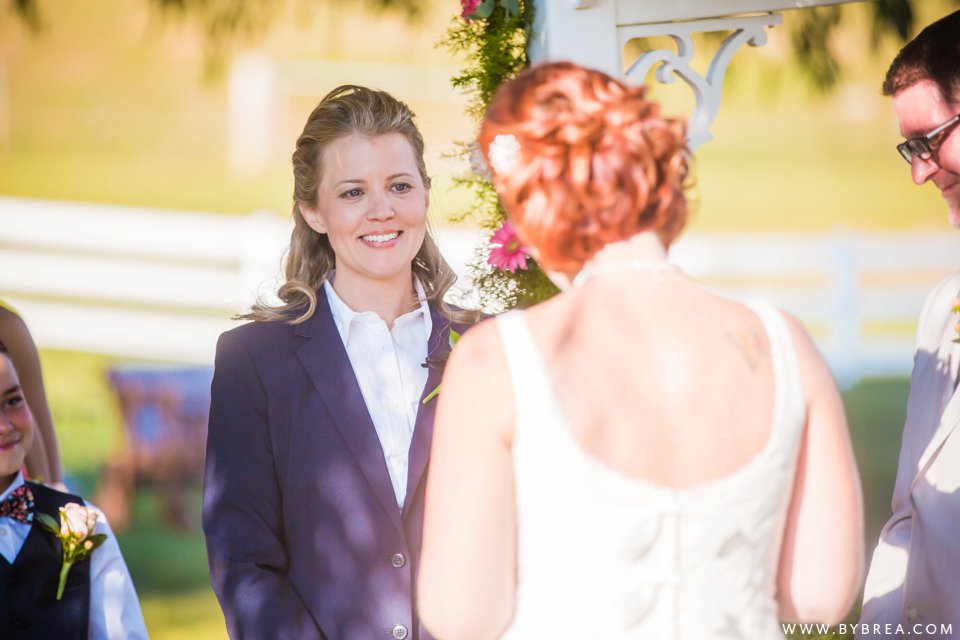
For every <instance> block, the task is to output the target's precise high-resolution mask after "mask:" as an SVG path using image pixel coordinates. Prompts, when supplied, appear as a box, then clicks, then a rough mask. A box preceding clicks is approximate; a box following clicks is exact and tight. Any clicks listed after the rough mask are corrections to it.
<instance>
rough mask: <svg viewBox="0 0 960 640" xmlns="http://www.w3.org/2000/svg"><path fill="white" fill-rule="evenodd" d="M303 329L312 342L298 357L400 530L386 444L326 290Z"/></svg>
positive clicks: (318, 295) (361, 467)
mask: <svg viewBox="0 0 960 640" xmlns="http://www.w3.org/2000/svg"><path fill="white" fill-rule="evenodd" d="M299 327H300V328H299V331H298V333H299V334H300V335H302V336H305V337H309V338H311V340H309V341H308V342H306V343H305V344H304V345H303V346H302V347H301V348H300V349H299V351H298V352H297V357H298V358H299V359H300V362H301V364H303V368H304V369H306V371H307V375H309V376H310V379H311V381H312V382H313V385H314V387H316V389H317V391H318V392H319V394H320V397H321V398H322V399H323V402H324V404H326V406H327V409H328V410H329V411H330V415H331V416H333V421H334V424H335V425H336V427H337V429H338V430H339V431H340V435H341V436H342V437H343V440H344V442H346V443H347V447H349V449H350V451H351V453H352V454H353V456H354V458H356V461H357V465H358V466H359V467H360V470H361V471H362V472H363V475H364V476H365V477H366V479H367V481H368V482H369V483H370V486H371V488H372V489H373V492H374V493H375V494H376V496H377V499H378V500H379V501H380V504H381V505H382V506H383V509H384V510H385V511H386V512H387V514H388V515H389V516H390V519H391V520H392V521H393V523H394V524H395V525H396V527H397V530H398V531H400V532H401V533H402V532H403V522H402V520H401V517H400V509H399V508H398V507H397V498H396V496H395V495H394V492H393V485H392V484H391V482H390V473H389V472H388V471H387V462H386V460H385V459H384V457H383V447H381V446H380V439H379V438H378V437H377V430H376V428H375V427H374V425H373V420H372V419H371V418H370V413H369V412H368V411H367V405H366V403H365V402H364V400H363V393H362V392H361V391H360V384H359V383H358V382H357V377H356V375H355V374H354V372H353V366H352V365H351V364H350V357H349V356H348V355H347V350H346V348H345V347H344V345H343V340H342V339H341V338H340V334H339V332H338V331H337V326H336V324H334V320H333V315H332V314H331V312H330V305H329V303H328V301H327V296H326V293H325V292H324V291H323V289H320V290H319V291H318V293H317V310H316V312H315V313H314V315H313V317H312V318H311V319H310V320H308V321H307V322H304V323H303V324H302V325H299Z"/></svg>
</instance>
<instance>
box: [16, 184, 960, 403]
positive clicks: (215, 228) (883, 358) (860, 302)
mask: <svg viewBox="0 0 960 640" xmlns="http://www.w3.org/2000/svg"><path fill="white" fill-rule="evenodd" d="M289 229H290V222H289V220H288V219H285V218H282V217H280V216H277V215H275V214H273V213H270V212H255V213H251V214H249V215H242V216H233V215H225V214H216V213H203V212H177V211H165V210H153V209H140V208H129V207H117V206H108V205H90V204H76V203H67V202H51V201H40V200H30V199H21V198H0V299H3V300H6V301H7V302H8V303H9V304H11V305H13V306H14V307H16V308H17V309H18V310H20V312H21V313H22V314H23V315H24V316H25V317H26V319H27V321H28V323H29V324H30V326H31V329H32V331H33V332H34V334H35V336H36V339H37V342H38V343H39V344H40V345H41V346H42V347H49V348H58V349H68V350H78V351H90V352H97V353H106V354H113V355H118V356H125V357H130V358H145V359H155V360H161V361H169V362H183V363H210V362H212V359H213V349H214V346H215V344H216V339H217V336H218V335H219V333H220V332H222V331H224V330H226V329H228V328H230V327H231V326H234V325H235V324H236V322H235V321H233V320H231V317H232V316H233V315H235V314H237V313H239V312H242V311H243V310H245V309H246V308H248V307H249V304H250V303H251V302H252V301H253V300H254V299H256V297H257V296H258V295H263V296H266V297H270V295H271V294H272V292H273V290H274V288H275V286H276V280H277V277H278V276H279V274H280V269H281V256H282V253H283V251H284V248H285V247H286V244H287V240H288V237H289ZM439 237H440V243H441V248H442V250H443V251H444V254H445V255H446V256H447V258H448V260H449V261H450V262H451V264H452V265H453V266H454V268H455V269H457V270H458V272H460V273H461V274H463V273H464V272H465V270H466V267H465V264H466V262H467V261H468V260H470V259H471V258H472V255H473V250H474V247H475V246H476V245H477V244H478V243H479V242H481V240H482V238H481V233H480V232H478V231H476V230H471V229H448V228H443V229H440V231H439ZM672 257H673V260H674V261H675V262H677V263H678V264H679V265H680V266H681V268H683V269H684V270H685V271H686V272H687V273H688V274H690V275H691V276H693V277H695V278H697V279H699V280H701V281H702V282H703V283H704V284H706V285H707V286H709V287H711V288H715V289H717V290H719V291H721V292H723V293H726V294H729V295H733V296H736V297H741V298H756V299H761V300H767V301H769V302H771V303H773V304H775V305H777V306H779V307H782V308H784V309H786V310H788V311H790V312H792V313H794V314H795V315H797V316H798V317H799V318H800V319H801V320H802V321H803V322H804V323H806V324H807V326H808V327H809V328H810V330H811V332H812V333H813V335H814V337H815V339H816V340H817V342H818V344H819V345H820V347H821V349H822V350H823V351H824V353H825V355H826V356H827V359H828V360H829V362H830V364H831V366H832V368H833V370H834V372H835V373H836V375H837V377H838V379H839V380H840V381H841V383H843V384H844V385H848V384H852V383H854V382H856V381H857V380H858V379H860V378H861V377H864V376H869V375H903V374H906V373H908V372H909V370H910V366H911V362H912V353H913V332H914V330H915V326H916V318H917V315H918V314H919V311H920V306H921V304H922V301H923V297H924V295H925V294H926V292H927V291H928V290H929V289H930V287H931V286H932V285H933V284H934V283H935V282H936V281H937V280H938V279H940V278H941V277H943V276H945V275H946V274H948V273H950V272H951V271H953V270H955V269H956V268H958V265H960V260H958V257H960V236H958V234H951V233H950V232H949V231H948V230H944V231H943V232H942V233H873V234H854V233H850V232H835V233H830V234H792V235H776V234H765V235H746V234H740V235H709V236H708V235H696V234H692V235H689V236H685V237H683V238H682V239H681V240H680V242H678V244H677V246H676V247H675V248H674V249H673V251H672ZM468 287H469V283H468V282H467V283H466V284H463V285H461V286H460V288H461V289H464V288H468ZM709 321H710V319H709V318H704V322H709Z"/></svg>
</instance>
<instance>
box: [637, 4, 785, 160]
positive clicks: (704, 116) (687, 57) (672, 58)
mask: <svg viewBox="0 0 960 640" xmlns="http://www.w3.org/2000/svg"><path fill="white" fill-rule="evenodd" d="M781 22H783V16H781V15H777V14H766V15H762V16H746V17H735V18H723V19H716V20H695V21H690V22H675V23H660V24H651V25H631V26H624V27H620V28H619V29H618V32H619V34H618V35H619V40H620V46H621V47H623V46H624V45H626V43H627V42H628V41H630V40H633V39H635V38H646V37H650V36H662V35H665V36H669V37H670V38H672V39H673V41H674V43H675V44H676V47H677V50H676V51H675V52H674V51H670V50H668V49H655V50H651V51H646V52H644V53H642V54H641V55H640V56H638V57H637V59H636V60H634V61H633V63H632V64H631V65H630V66H629V68H628V69H627V71H626V73H625V75H626V76H627V77H628V78H631V79H632V80H634V81H636V82H643V81H644V80H645V79H646V77H647V75H648V74H649V73H650V71H651V69H653V67H654V65H657V64H660V67H659V68H658V69H657V73H656V78H657V81H658V82H660V83H663V84H669V83H672V82H673V81H674V79H675V76H679V77H680V78H681V79H682V80H683V81H684V82H685V83H686V84H687V85H688V86H689V87H690V88H691V89H692V90H693V93H694V96H695V97H696V100H697V107H696V111H695V112H694V114H693V117H692V118H691V119H690V127H689V132H688V144H689V145H690V148H691V149H695V148H696V147H699V146H700V145H701V144H703V143H704V142H707V141H708V140H711V139H712V138H713V135H712V134H711V133H710V126H711V125H712V124H713V121H714V120H715V119H716V117H717V112H718V111H719V110H720V101H721V98H722V97H723V77H724V75H725V74H726V72H727V67H728V66H729V65H730V61H731V60H732V59H733V56H734V54H736V52H737V51H738V50H739V49H740V47H742V46H743V45H744V44H749V45H750V46H753V47H758V46H762V45H763V44H765V43H766V41H767V32H766V29H767V28H768V27H772V26H774V25H777V24H780V23H781ZM707 31H732V32H733V33H731V34H730V35H729V36H727V38H726V39H724V41H723V43H722V44H721V45H720V47H719V48H718V49H717V53H716V55H714V57H713V60H712V61H711V63H710V67H709V69H708V70H707V73H706V75H705V76H704V75H702V74H701V73H700V72H698V71H697V70H696V69H694V68H693V66H692V62H693V56H694V44H693V38H692V34H693V33H697V32H701V33H702V32H707ZM621 50H622V49H621Z"/></svg>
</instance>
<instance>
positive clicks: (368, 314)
mask: <svg viewBox="0 0 960 640" xmlns="http://www.w3.org/2000/svg"><path fill="white" fill-rule="evenodd" d="M332 277H333V274H331V278H328V279H327V281H326V282H324V284H323V288H324V290H325V291H326V292H327V300H329V302H330V311H331V313H332V314H333V321H334V323H336V325H337V331H339V332H340V338H341V339H342V340H343V345H344V347H346V350H347V355H348V356H349V358H350V364H351V365H352V366H353V373H354V375H356V377H357V382H358V383H359V384H360V391H361V393H362V394H363V401H364V403H366V405H367V412H368V413H369V414H370V419H371V420H373V426H374V427H375V428H376V430H377V437H378V438H379V439H380V446H381V448H383V457H384V459H385V460H386V461H387V470H388V471H389V472H390V482H391V484H393V493H394V495H396V498H397V506H398V507H400V508H403V501H404V498H405V497H406V493H407V467H408V464H409V458H410V441H411V440H412V439H413V427H414V424H415V423H416V419H417V410H418V409H419V408H420V396H421V395H422V394H423V388H424V386H426V383H427V373H428V372H427V369H426V367H424V366H423V363H424V362H425V361H426V359H427V343H428V342H429V340H430V332H431V331H432V330H433V320H432V318H431V317H430V306H429V305H428V304H427V301H426V295H425V294H424V291H423V286H422V285H421V284H420V282H419V281H418V280H417V279H416V278H414V280H413V286H414V290H415V291H416V293H417V297H418V298H419V299H420V306H419V308H417V309H415V310H413V311H411V312H409V313H405V314H403V315H402V316H400V317H399V318H397V319H396V320H394V322H393V329H390V328H388V327H387V323H386V322H384V321H383V319H381V318H380V316H378V315H377V314H376V313H374V312H372V311H364V312H361V313H357V312H356V311H354V310H353V309H351V308H350V307H348V306H347V304H346V303H345V302H344V301H343V300H341V299H340V296H338V295H337V292H336V291H334V290H333V286H331V284H330V282H331V279H332Z"/></svg>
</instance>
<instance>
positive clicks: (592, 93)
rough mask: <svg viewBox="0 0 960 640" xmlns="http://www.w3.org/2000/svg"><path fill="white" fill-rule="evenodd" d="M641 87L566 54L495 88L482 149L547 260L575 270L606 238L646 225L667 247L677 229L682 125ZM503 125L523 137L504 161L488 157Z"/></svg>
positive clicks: (553, 266)
mask: <svg viewBox="0 0 960 640" xmlns="http://www.w3.org/2000/svg"><path fill="white" fill-rule="evenodd" d="M645 96H646V88H645V87H642V86H630V85H627V84H624V83H623V82H620V81H619V80H616V79H614V78H612V77H610V76H608V75H607V74H605V73H602V72H599V71H594V70H591V69H585V68H583V67H580V66H577V65H575V64H573V63H569V62H555V63H549V64H543V65H539V66H535V67H533V68H530V69H527V70H526V71H524V72H522V73H520V74H519V75H517V76H516V77H515V78H513V79H512V80H509V81H508V82H505V83H504V84H503V85H502V86H501V87H500V88H499V89H498V90H497V93H496V95H495V96H494V98H493V101H492V103H491V104H490V109H489V110H488V111H487V114H486V116H485V117H484V120H483V124H482V125H481V128H480V136H479V140H478V141H479V144H480V149H481V151H482V152H483V154H484V157H485V158H486V160H487V165H488V166H490V167H491V173H492V175H493V183H494V185H495V186H496V188H497V191H498V192H499V194H500V197H501V200H502V201H503V204H504V206H505V207H506V209H507V212H508V214H509V216H510V218H511V220H512V221H513V223H514V226H515V227H516V228H517V231H518V233H519V234H520V236H521V238H522V239H523V241H524V242H525V243H527V244H528V245H530V246H532V247H534V248H535V249H536V250H537V251H538V252H539V262H540V265H541V266H542V267H543V268H544V269H547V270H550V271H559V272H564V273H574V272H576V271H579V270H580V268H581V267H582V266H583V263H584V262H586V261H587V260H589V259H590V258H591V257H592V256H593V254H595V253H596V252H597V251H599V250H600V249H601V248H602V247H603V246H604V245H606V244H608V243H610V242H616V241H620V240H625V239H627V238H629V237H630V236H633V235H635V234H636V233H639V232H640V231H644V230H647V229H652V230H654V231H656V233H657V235H658V236H659V237H660V239H661V241H662V242H663V243H664V245H665V246H669V245H670V243H672V242H673V240H674V239H675V238H676V237H677V235H679V233H680V231H681V230H682V229H683V227H684V224H685V223H686V219H687V205H686V199H685V198H684V195H683V188H684V183H685V181H686V178H687V171H688V162H687V160H688V157H689V151H688V150H687V147H686V143H685V136H686V124H685V122H684V121H682V120H679V119H667V118H663V117H661V115H660V105H658V104H657V103H655V102H652V101H650V100H647V99H646V98H645ZM506 134H512V135H513V136H514V137H515V138H516V142H517V143H518V145H519V152H518V153H517V154H515V161H514V156H509V157H508V162H507V163H506V165H507V166H505V163H504V162H503V161H502V160H501V159H500V158H497V157H494V158H493V161H492V162H491V157H490V155H491V154H490V145H491V143H492V142H493V141H494V140H495V139H496V138H497V136H498V135H506ZM507 141H509V139H507ZM500 142H501V140H498V145H499V144H500ZM509 142H512V141H509ZM506 146H510V145H509V144H508V145H506ZM513 146H514V147H516V145H513ZM494 155H495V156H496V155H497V154H496V153H495V154H494ZM498 165H499V166H498ZM498 169H499V170H500V172H498V171H497V170H498Z"/></svg>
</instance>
